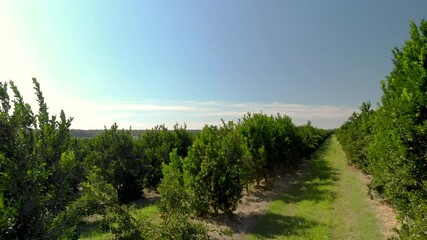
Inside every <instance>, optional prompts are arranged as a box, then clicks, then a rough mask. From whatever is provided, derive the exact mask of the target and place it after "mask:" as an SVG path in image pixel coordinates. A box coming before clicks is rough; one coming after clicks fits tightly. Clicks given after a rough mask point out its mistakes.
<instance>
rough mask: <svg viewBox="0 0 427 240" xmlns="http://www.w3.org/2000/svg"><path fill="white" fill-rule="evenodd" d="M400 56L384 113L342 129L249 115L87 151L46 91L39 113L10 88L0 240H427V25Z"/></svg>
mask: <svg viewBox="0 0 427 240" xmlns="http://www.w3.org/2000/svg"><path fill="white" fill-rule="evenodd" d="M393 54H394V60H393V63H394V70H393V71H392V72H391V73H390V75H389V76H387V78H386V80H385V81H382V82H381V84H382V90H383V96H382V98H381V102H380V103H378V104H377V107H376V108H374V109H372V108H371V104H370V103H369V102H368V103H363V104H362V106H361V108H360V112H359V113H354V114H353V115H352V116H350V118H349V120H348V121H347V122H345V123H344V124H343V125H342V126H341V127H340V128H339V129H336V130H324V129H319V128H316V127H314V126H313V125H312V124H311V123H310V122H308V123H307V124H305V125H299V126H297V125H295V124H294V123H293V122H292V119H291V118H290V117H289V116H285V115H281V114H277V115H275V116H268V115H265V114H262V113H247V114H246V115H244V116H242V117H241V118H240V119H239V120H237V121H229V122H225V121H223V122H222V124H221V125H220V126H212V125H205V127H204V128H203V129H202V130H201V131H197V132H194V131H189V130H187V128H186V126H185V124H184V125H182V126H180V125H178V124H177V125H175V127H174V128H173V129H167V128H166V127H165V125H158V126H156V127H154V128H153V129H151V130H147V131H145V132H143V133H142V134H140V135H139V136H138V137H134V136H133V135H132V130H124V129H119V126H117V124H114V125H112V126H111V127H110V128H109V129H105V130H104V131H102V132H101V133H100V134H98V135H97V136H95V137H92V138H77V137H72V136H71V130H70V128H71V123H72V120H73V119H72V118H67V117H66V115H65V113H64V112H63V111H61V112H60V113H59V115H51V114H50V113H49V112H48V105H47V103H46V102H45V100H44V97H43V94H42V91H41V87H40V84H39V83H38V81H37V80H36V79H33V84H34V90H35V94H36V97H37V102H38V109H32V108H31V106H30V105H29V104H28V103H26V102H25V100H24V99H23V97H22V95H21V93H20V92H19V90H18V88H17V87H16V86H15V84H14V82H13V81H9V82H1V83H0V102H1V106H0V238H1V239H79V238H86V239H87V238H92V239H210V238H225V239H240V238H248V239H266V238H277V239H385V238H387V237H390V238H399V239H427V230H426V229H427V144H426V139H427V135H426V134H427V22H426V21H421V23H420V25H419V26H417V25H416V24H415V23H413V22H411V32H410V39H409V40H407V41H406V42H405V44H404V45H403V47H401V48H396V49H394V50H393ZM340 144H341V145H342V149H341V145H340ZM354 167H356V168H358V169H359V170H361V171H363V173H364V174H367V175H364V174H362V173H360V172H358V170H355V169H354ZM366 179H368V180H366ZM370 179H372V180H370ZM367 184H368V185H369V188H367V187H366V185H367ZM278 185H279V186H282V187H277V186H278ZM149 192H151V193H153V192H154V193H155V194H156V196H157V197H156V199H154V200H152V201H151V202H149V201H148V200H147V199H149V196H145V195H144V194H148V193H149ZM259 196H264V198H262V197H259ZM370 196H371V197H372V198H375V199H377V198H381V199H383V201H384V202H385V204H383V205H385V206H391V207H393V208H394V209H395V211H396V212H397V215H398V219H399V221H400V225H401V226H400V227H398V229H395V230H394V231H392V230H391V228H393V227H395V226H396V227H397V226H399V224H387V223H385V222H386V221H387V219H385V218H384V217H381V214H378V211H377V210H376V207H375V206H376V205H375V203H374V202H372V201H371V200H370V199H369V198H370ZM254 197H259V199H260V201H261V202H264V204H263V205H262V206H261V207H260V208H259V209H258V210H257V211H255V212H254V211H253V209H250V208H247V209H245V210H242V208H243V206H245V204H247V205H250V204H253V205H254V204H255V203H250V199H251V198H252V199H253V198H254ZM144 199H145V200H144ZM147 201H148V202H149V203H147ZM390 211H391V212H393V210H390ZM391 218H394V216H392V217H391ZM388 221H392V222H393V221H394V219H391V220H390V217H389V219H388Z"/></svg>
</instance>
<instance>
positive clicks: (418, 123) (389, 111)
mask: <svg viewBox="0 0 427 240" xmlns="http://www.w3.org/2000/svg"><path fill="white" fill-rule="evenodd" d="M410 36H411V38H410V39H409V40H407V41H406V43H405V44H404V46H403V47H402V48H401V49H397V48H396V49H394V50H393V55H394V60H393V63H394V69H393V71H392V72H391V73H390V75H389V76H388V77H387V81H386V82H384V81H382V82H381V84H382V90H383V96H382V98H381V103H380V104H379V106H378V109H376V110H373V109H371V105H370V103H363V105H362V106H361V108H360V110H361V112H360V113H357V114H356V113H354V114H353V115H352V116H351V117H350V118H349V120H348V121H347V122H346V123H345V124H344V125H343V126H342V127H341V128H340V129H339V130H338V131H337V133H336V134H337V137H338V139H339V141H340V142H341V144H342V146H343V148H344V150H345V151H346V153H347V155H348V157H349V159H351V161H352V163H354V164H355V165H357V166H358V167H359V168H361V169H362V170H364V171H366V172H368V173H370V174H372V176H373V177H374V179H373V181H372V183H371V185H370V187H371V188H372V189H374V190H376V191H377V192H379V193H380V194H383V195H384V196H385V197H386V198H387V199H388V200H389V201H390V202H391V203H392V204H393V205H394V206H395V207H396V209H397V210H398V211H399V214H400V219H401V222H402V224H403V225H402V229H401V230H400V231H399V236H400V238H402V239H427V231H426V229H427V142H426V140H427V22H426V21H424V20H423V21H421V24H420V26H419V28H418V27H417V26H416V25H415V24H414V23H413V22H411V31H410Z"/></svg>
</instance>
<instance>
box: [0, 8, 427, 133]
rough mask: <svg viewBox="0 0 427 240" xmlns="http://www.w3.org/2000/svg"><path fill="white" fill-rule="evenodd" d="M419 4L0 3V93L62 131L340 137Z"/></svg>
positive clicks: (416, 16)
mask: <svg viewBox="0 0 427 240" xmlns="http://www.w3.org/2000/svg"><path fill="white" fill-rule="evenodd" d="M426 9H427V1H424V0H412V1H390V0H378V1H367V0H363V1H339V0H334V1H332V0H325V1H315V0H313V1H284V0H282V1H277V0H276V1H273V0H271V1H251V0H245V1H243V0H242V1H237V0H235V1H225V0H224V1H196V0H194V1H185V0H184V1H107V0H105V1H94V0H91V1H53V0H52V1H42V0H41V1H9V0H5V1H1V2H0V33H1V34H0V36H1V37H0V53H1V54H0V66H1V67H0V81H7V80H9V79H12V80H14V81H15V82H16V83H17V85H18V87H19V88H20V89H21V91H22V92H23V95H24V98H25V99H26V100H27V101H28V102H31V103H34V102H35V101H34V98H35V96H34V94H33V90H32V85H31V84H32V81H31V77H37V79H38V80H39V82H40V84H41V86H42V90H43V92H44V94H45V96H46V101H47V103H48V105H49V107H50V109H51V113H54V114H57V113H58V112H59V110H60V109H64V110H65V112H66V114H67V115H69V116H72V117H74V121H73V125H72V128H83V129H93V128H97V129H100V128H103V127H104V126H107V127H109V126H110V125H111V124H113V123H114V122H117V123H118V124H119V126H120V127H124V128H128V127H129V126H130V125H131V126H132V128H134V129H139V128H142V129H145V128H151V127H153V126H154V125H157V124H162V123H165V124H166V125H168V126H169V127H171V126H172V125H173V124H174V123H176V122H179V123H184V122H185V123H187V125H188V127H189V128H201V127H202V126H203V125H204V124H206V123H207V124H219V123H220V119H221V118H223V119H224V120H236V119H238V118H239V117H241V116H242V115H243V114H244V113H245V112H247V111H255V112H259V111H262V112H264V113H267V114H276V113H278V112H279V113H282V114H287V115H289V116H291V117H292V119H293V120H294V122H295V123H297V124H303V123H305V122H306V121H307V120H311V121H312V122H313V123H314V124H315V125H317V126H319V127H324V128H334V127H339V126H340V125H341V124H342V122H343V121H345V120H346V119H347V118H348V116H349V115H350V114H351V113H352V112H353V111H354V110H357V108H358V107H359V106H360V105H361V103H362V102H363V101H371V102H374V103H375V102H377V101H379V99H380V96H381V89H380V84H379V81H380V80H381V79H384V78H385V76H386V75H387V74H388V73H389V72H390V71H391V70H392V68H393V66H392V62H391V58H392V54H391V49H392V48H394V47H400V46H401V45H402V44H403V43H404V41H405V40H406V39H407V38H408V37H409V22H410V20H414V21H415V22H416V23H417V24H418V23H419V22H420V19H421V18H426Z"/></svg>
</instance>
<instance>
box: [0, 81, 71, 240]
mask: <svg viewBox="0 0 427 240" xmlns="http://www.w3.org/2000/svg"><path fill="white" fill-rule="evenodd" d="M33 83H34V89H35V91H36V96H37V102H38V104H39V111H38V113H36V114H34V113H33V111H32V109H31V107H30V105H29V104H27V103H25V102H24V100H23V97H22V95H21V94H20V92H19V90H18V88H17V87H16V86H15V85H14V83H13V82H12V81H10V88H11V90H12V92H13V94H14V100H12V102H13V112H11V111H10V110H11V109H12V107H11V106H12V105H11V103H10V98H9V95H8V84H7V83H1V84H0V101H1V108H0V126H1V128H0V140H1V141H0V181H1V182H0V183H1V184H0V212H1V213H2V217H1V218H0V221H1V222H0V227H1V228H0V238H5V239H15V238H17V239H30V238H31V239H33V238H47V236H48V226H49V225H50V223H51V222H52V221H53V219H54V217H55V216H56V215H57V214H59V213H60V212H61V211H63V210H64V208H65V206H66V205H67V204H68V203H69V202H70V201H71V200H73V199H74V198H75V197H76V193H75V190H76V186H77V185H76V182H75V181H74V178H73V176H72V173H73V172H74V171H75V170H76V163H75V162H74V159H73V154H72V153H66V150H67V148H68V144H69V140H70V133H69V127H70V124H71V120H72V119H67V118H66V117H65V114H64V112H63V111H61V113H60V116H59V119H58V118H57V117H56V116H50V115H49V113H48V112H47V109H48V108H47V105H46V103H45V101H44V98H43V94H42V92H41V90H40V85H39V83H38V82H37V81H36V79H33Z"/></svg>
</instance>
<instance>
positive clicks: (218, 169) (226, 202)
mask: <svg viewBox="0 0 427 240" xmlns="http://www.w3.org/2000/svg"><path fill="white" fill-rule="evenodd" d="M234 128H235V126H234V124H233V123H229V124H228V125H225V126H224V127H222V128H221V129H218V128H217V127H215V126H205V127H204V128H203V130H202V132H201V133H199V134H198V135H197V137H196V139H195V140H194V143H193V145H192V146H191V147H190V149H189V151H188V156H187V157H186V158H185V159H184V163H183V168H184V184H185V188H186V191H187V192H188V194H189V200H190V205H191V208H192V210H194V211H195V212H197V213H206V212H208V211H209V210H210V209H213V211H214V212H218V210H222V211H224V212H231V211H232V210H234V209H235V208H236V206H237V203H238V201H239V200H240V198H241V196H242V190H243V185H244V180H243V176H242V174H243V171H242V169H243V164H244V158H246V155H245V154H246V152H245V148H244V145H243V142H242V139H241V137H240V135H239V134H238V133H237V132H236V131H234Z"/></svg>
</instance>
